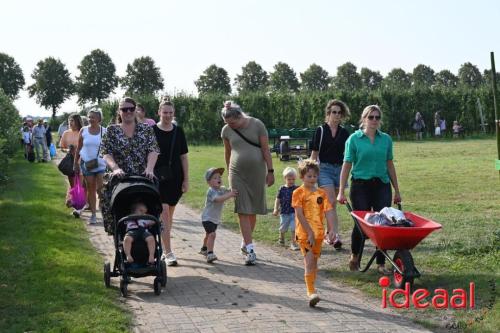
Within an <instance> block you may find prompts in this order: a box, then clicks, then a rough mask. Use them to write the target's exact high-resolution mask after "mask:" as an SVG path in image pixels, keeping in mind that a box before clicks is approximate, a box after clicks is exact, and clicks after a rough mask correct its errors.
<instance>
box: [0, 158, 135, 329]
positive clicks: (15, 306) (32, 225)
mask: <svg viewBox="0 0 500 333" xmlns="http://www.w3.org/2000/svg"><path fill="white" fill-rule="evenodd" d="M8 175H9V177H10V179H9V181H8V182H3V183H2V184H0V230H1V233H0V253H1V256H0V313H1V315H0V332H27V331H33V332H47V331H50V332H90V331H91V332H123V331H128V330H129V327H130V325H131V316H130V314H129V313H128V312H127V311H126V310H125V309H124V308H123V307H122V306H121V305H120V304H119V302H118V295H119V293H118V292H117V290H113V289H106V288H105V287H104V283H103V276H102V258H101V256H100V255H98V254H97V253H96V251H95V249H94V248H93V247H92V245H91V244H90V242H89V239H88V234H87V232H86V230H85V227H84V225H83V222H82V221H80V220H75V219H74V218H73V217H71V216H70V211H69V209H67V208H66V207H65V206H64V197H65V191H66V184H65V180H64V178H63V177H62V176H61V175H60V173H59V172H58V171H57V169H56V168H55V166H54V165H48V164H36V163H35V164H30V163H28V162H26V161H24V160H23V159H22V158H20V157H17V158H16V159H14V160H13V161H12V163H11V165H10V167H9V174H8Z"/></svg>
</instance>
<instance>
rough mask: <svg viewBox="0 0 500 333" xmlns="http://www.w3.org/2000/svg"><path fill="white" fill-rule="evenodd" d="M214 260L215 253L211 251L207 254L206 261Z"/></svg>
mask: <svg viewBox="0 0 500 333" xmlns="http://www.w3.org/2000/svg"><path fill="white" fill-rule="evenodd" d="M215 260H217V256H216V255H215V253H213V252H212V253H209V254H207V262H208V263H212V262H214V261H215Z"/></svg>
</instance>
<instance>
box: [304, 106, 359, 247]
mask: <svg viewBox="0 0 500 333" xmlns="http://www.w3.org/2000/svg"><path fill="white" fill-rule="evenodd" d="M349 116H350V112H349V108H348V107H347V105H346V104H345V103H344V102H342V101H340V100H338V99H332V100H330V101H328V103H327V104H326V108H325V123H324V124H323V125H321V126H319V127H318V128H317V129H316V132H315V133H314V137H313V141H312V153H311V159H312V160H314V161H318V163H320V165H319V177H318V185H319V187H321V188H323V189H324V190H325V191H326V193H327V195H328V199H329V200H330V202H331V203H332V204H333V212H334V216H333V233H334V234H335V239H334V240H333V242H331V243H329V244H331V245H333V247H334V248H335V249H337V250H340V249H341V247H342V241H341V240H340V235H339V218H338V216H337V210H336V207H335V202H336V200H335V198H336V197H337V194H338V190H339V186H340V170H341V168H342V162H343V161H344V147H345V142H346V141H347V138H348V137H349V132H347V130H346V129H345V128H344V127H342V126H341V125H340V124H341V123H342V122H343V121H344V120H346V119H347V118H349ZM329 239H330V237H325V242H328V240H329Z"/></svg>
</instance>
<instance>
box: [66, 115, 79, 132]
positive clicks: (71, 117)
mask: <svg viewBox="0 0 500 333" xmlns="http://www.w3.org/2000/svg"><path fill="white" fill-rule="evenodd" d="M71 119H73V121H74V122H75V124H76V127H77V128H78V130H81V129H82V127H83V121H82V117H81V116H80V115H79V114H76V113H73V114H70V115H69V117H68V120H71Z"/></svg>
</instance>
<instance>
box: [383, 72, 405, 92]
mask: <svg viewBox="0 0 500 333" xmlns="http://www.w3.org/2000/svg"><path fill="white" fill-rule="evenodd" d="M382 86H383V87H384V88H386V89H409V88H410V87H411V74H409V73H406V72H405V71H404V70H403V69H401V68H394V69H392V70H391V71H390V72H389V73H388V74H387V76H386V77H385V78H384V80H383V81H382Z"/></svg>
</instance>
